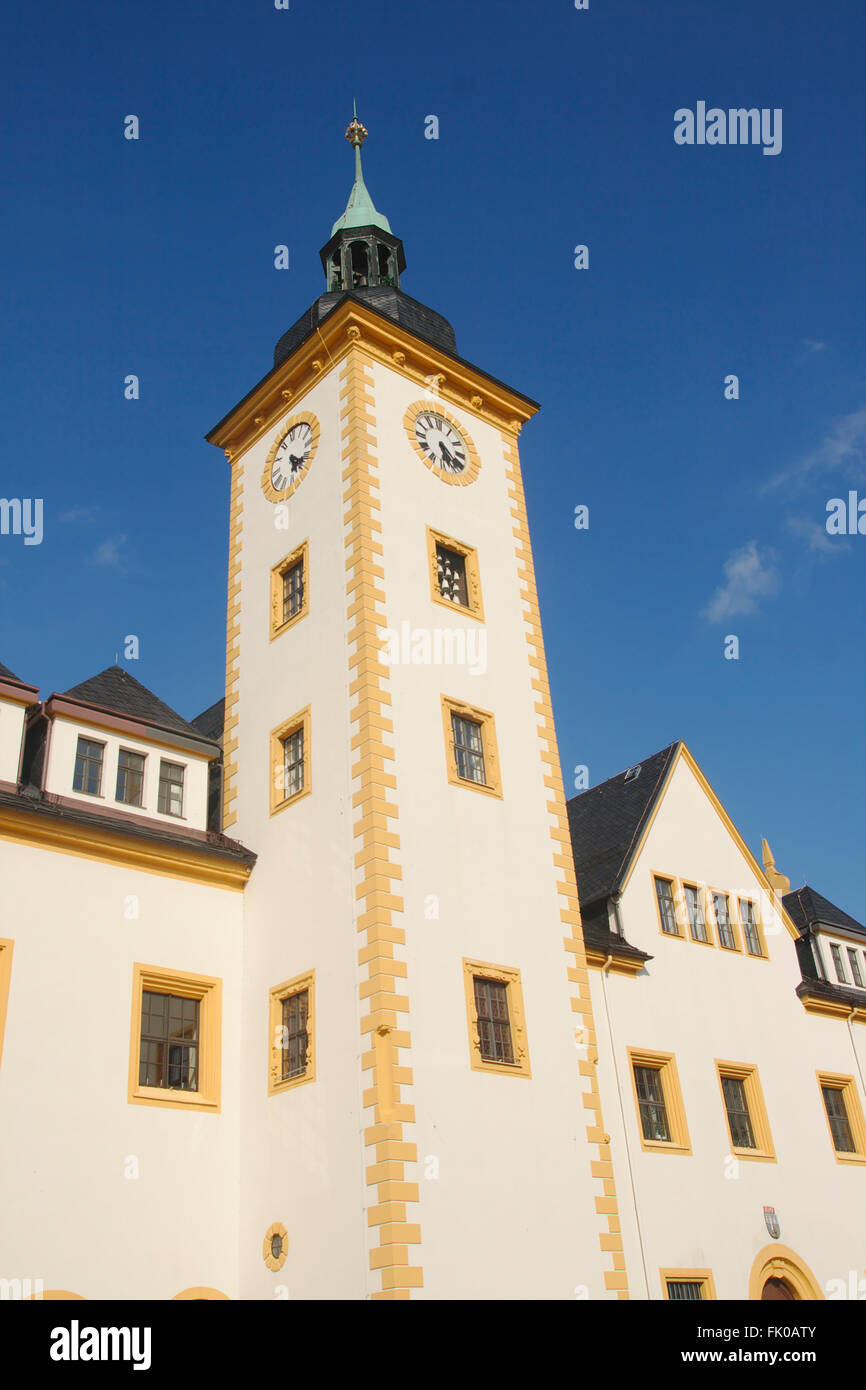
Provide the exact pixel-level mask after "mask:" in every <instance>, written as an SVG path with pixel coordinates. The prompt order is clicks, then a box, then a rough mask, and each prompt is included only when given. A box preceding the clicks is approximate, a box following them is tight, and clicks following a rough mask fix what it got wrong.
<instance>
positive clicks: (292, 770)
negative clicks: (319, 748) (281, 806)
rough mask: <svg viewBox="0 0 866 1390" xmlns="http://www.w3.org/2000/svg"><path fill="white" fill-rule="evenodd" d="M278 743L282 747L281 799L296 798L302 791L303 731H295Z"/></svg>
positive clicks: (301, 729)
mask: <svg viewBox="0 0 866 1390" xmlns="http://www.w3.org/2000/svg"><path fill="white" fill-rule="evenodd" d="M280 742H281V743H282V745H283V787H282V793H283V798H284V799H288V797H290V796H297V794H298V792H300V791H303V789H304V730H303V728H300V729H295V730H294V732H293V733H291V734H288V735H287V736H286V737H285V738H284V739H281V740H280Z"/></svg>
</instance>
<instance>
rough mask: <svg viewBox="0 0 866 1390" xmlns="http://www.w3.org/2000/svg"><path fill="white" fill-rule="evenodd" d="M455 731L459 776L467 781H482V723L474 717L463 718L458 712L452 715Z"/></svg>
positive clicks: (455, 751)
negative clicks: (477, 721)
mask: <svg viewBox="0 0 866 1390" xmlns="http://www.w3.org/2000/svg"><path fill="white" fill-rule="evenodd" d="M451 728H452V730H453V733H454V757H455V759H456V761H457V776H458V777H462V778H464V780H465V781H467V782H481V783H483V782H484V781H485V780H486V779H485V776H484V740H483V738H482V736H481V725H480V724H478V723H476V721H475V720H474V719H463V718H462V717H461V716H460V715H458V714H452V716H451Z"/></svg>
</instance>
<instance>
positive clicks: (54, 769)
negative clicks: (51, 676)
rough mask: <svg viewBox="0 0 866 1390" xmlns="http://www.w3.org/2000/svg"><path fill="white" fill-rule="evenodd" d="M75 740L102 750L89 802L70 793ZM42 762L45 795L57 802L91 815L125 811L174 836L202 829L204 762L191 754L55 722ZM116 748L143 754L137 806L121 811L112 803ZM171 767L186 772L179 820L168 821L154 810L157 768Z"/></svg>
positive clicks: (76, 723) (204, 817)
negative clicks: (97, 787) (168, 828)
mask: <svg viewBox="0 0 866 1390" xmlns="http://www.w3.org/2000/svg"><path fill="white" fill-rule="evenodd" d="M79 734H80V735H81V736H82V737H83V738H86V739H92V740H93V741H94V742H95V743H103V744H105V752H104V753H103V763H102V792H101V794H100V795H99V796H90V795H88V794H87V793H85V792H77V791H75V790H74V789H73V779H74V776H75V754H76V751H77V748H78V736H79ZM48 737H49V744H48V762H47V767H46V772H45V790H46V791H48V792H54V793H56V794H57V795H58V796H68V797H72V798H74V800H75V801H80V802H81V803H82V804H83V805H86V806H88V807H89V808H90V809H91V810H94V811H95V810H101V809H102V807H103V806H105V807H106V809H108V810H112V811H128V812H129V813H130V814H132V815H137V816H148V817H149V818H152V819H153V820H158V821H162V822H163V823H164V824H166V825H172V826H174V827H175V828H176V829H177V830H183V829H191V830H206V829H207V791H208V766H209V764H208V761H207V759H206V758H201V757H196V756H195V755H194V754H193V753H188V752H183V751H182V750H181V749H178V748H165V747H162V746H161V745H160V744H157V743H149V742H144V741H143V740H141V739H136V738H129V737H127V736H126V735H125V734H115V733H112V732H111V730H110V729H104V728H100V727H99V726H97V725H96V724H86V723H82V722H79V721H78V720H71V719H62V718H55V719H53V720H52V721H51V726H50V729H49V735H48ZM121 748H127V749H129V751H130V752H131V753H143V754H144V756H145V758H146V760H147V761H146V762H145V765H144V795H143V798H142V804H141V806H127V805H126V803H125V802H123V801H116V800H115V796H114V793H115V791H116V789H117V760H118V757H119V754H120V750H121ZM163 761H165V762H168V763H177V764H178V765H179V766H182V767H184V768H185V769H186V772H185V773H184V790H183V815H182V816H169V815H165V814H164V813H163V812H161V811H158V810H157V806H158V804H159V802H158V795H159V765H160V763H161V762H163Z"/></svg>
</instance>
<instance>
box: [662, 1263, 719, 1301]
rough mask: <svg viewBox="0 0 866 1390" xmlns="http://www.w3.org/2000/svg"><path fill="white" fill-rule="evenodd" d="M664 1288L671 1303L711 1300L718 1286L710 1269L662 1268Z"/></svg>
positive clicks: (665, 1294)
mask: <svg viewBox="0 0 866 1390" xmlns="http://www.w3.org/2000/svg"><path fill="white" fill-rule="evenodd" d="M659 1275H660V1277H661V1281H662V1290H663V1292H664V1296H665V1299H668V1300H670V1302H671V1303H702V1302H711V1301H713V1300H714V1299H715V1297H716V1286H715V1282H714V1280H713V1273H712V1270H710V1269H660V1270H659Z"/></svg>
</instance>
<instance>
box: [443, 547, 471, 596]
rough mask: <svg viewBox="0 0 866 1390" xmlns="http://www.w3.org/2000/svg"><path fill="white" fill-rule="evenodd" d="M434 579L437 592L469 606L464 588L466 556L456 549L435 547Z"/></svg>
mask: <svg viewBox="0 0 866 1390" xmlns="http://www.w3.org/2000/svg"><path fill="white" fill-rule="evenodd" d="M436 579H437V583H438V586H439V593H440V594H441V596H442V598H447V599H449V600H450V602H452V603H459V604H461V605H462V606H463V607H464V608H468V606H469V596H468V593H467V589H466V558H465V556H463V555H459V554H458V553H457V551H456V550H448V549H447V547H446V546H444V545H437V547H436Z"/></svg>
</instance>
